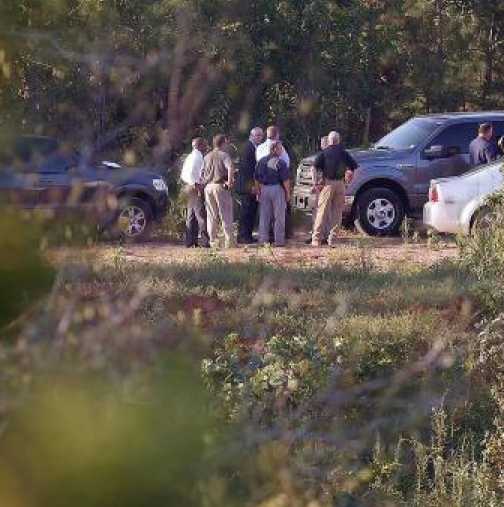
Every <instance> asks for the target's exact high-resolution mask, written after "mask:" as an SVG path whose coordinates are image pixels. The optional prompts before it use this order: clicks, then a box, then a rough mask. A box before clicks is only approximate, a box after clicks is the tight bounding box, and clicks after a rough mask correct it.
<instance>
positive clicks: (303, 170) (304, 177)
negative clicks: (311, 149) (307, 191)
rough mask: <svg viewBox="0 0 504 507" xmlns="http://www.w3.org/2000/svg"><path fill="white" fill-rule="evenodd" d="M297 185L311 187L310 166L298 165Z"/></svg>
mask: <svg viewBox="0 0 504 507" xmlns="http://www.w3.org/2000/svg"><path fill="white" fill-rule="evenodd" d="M297 184H298V185H310V186H311V185H312V174H311V165H310V164H300V165H299V167H298V172H297Z"/></svg>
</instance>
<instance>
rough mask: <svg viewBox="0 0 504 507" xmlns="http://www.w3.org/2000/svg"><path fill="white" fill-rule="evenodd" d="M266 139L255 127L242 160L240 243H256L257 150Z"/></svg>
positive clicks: (238, 183) (240, 171)
mask: <svg viewBox="0 0 504 507" xmlns="http://www.w3.org/2000/svg"><path fill="white" fill-rule="evenodd" d="M263 139H264V132H263V129H262V128H260V127H255V128H254V129H252V130H251V132H250V138H249V140H248V141H247V144H246V145H245V148H244V150H243V153H242V156H241V158H240V170H239V172H238V181H237V185H236V191H237V193H238V196H239V200H240V220H239V223H238V243H243V244H250V243H253V242H254V238H253V237H252V231H253V230H254V224H255V218H256V215H257V196H256V194H255V186H254V171H255V168H256V149H257V147H258V146H259V145H260V144H261V143H262V141H263Z"/></svg>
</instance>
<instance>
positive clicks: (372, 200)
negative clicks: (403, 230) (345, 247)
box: [355, 188, 404, 236]
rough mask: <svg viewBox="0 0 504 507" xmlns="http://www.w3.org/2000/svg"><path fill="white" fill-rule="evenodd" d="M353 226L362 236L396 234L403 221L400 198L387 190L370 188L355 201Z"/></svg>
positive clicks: (402, 208) (402, 206) (402, 207)
mask: <svg viewBox="0 0 504 507" xmlns="http://www.w3.org/2000/svg"><path fill="white" fill-rule="evenodd" d="M355 218H356V219H355V226H356V227H357V230H358V231H359V232H361V233H363V234H369V235H371V236H391V235H393V234H397V232H398V231H399V227H400V226H401V223H402V221H403V220H404V204H403V202H402V200H401V198H400V197H399V196H398V195H397V194H396V193H395V192H394V191H393V190H390V189H388V188H371V189H369V190H366V191H365V192H363V193H362V194H361V195H360V196H359V198H358V199H357V212H356V217H355Z"/></svg>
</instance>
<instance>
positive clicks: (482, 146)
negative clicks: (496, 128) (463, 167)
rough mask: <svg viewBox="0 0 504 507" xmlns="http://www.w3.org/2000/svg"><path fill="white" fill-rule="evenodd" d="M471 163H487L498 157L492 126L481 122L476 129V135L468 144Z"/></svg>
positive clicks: (473, 164) (474, 165) (476, 164)
mask: <svg viewBox="0 0 504 507" xmlns="http://www.w3.org/2000/svg"><path fill="white" fill-rule="evenodd" d="M469 154H470V157H471V165H472V166H473V167H476V166H478V165H483V164H488V163H490V162H493V161H494V160H496V159H497V158H498V157H499V149H498V148H497V143H496V142H495V140H494V138H493V126H492V125H491V124H490V123H483V124H482V125H480V127H479V130H478V137H477V138H476V139H475V140H474V141H473V142H472V143H471V144H470V145H469Z"/></svg>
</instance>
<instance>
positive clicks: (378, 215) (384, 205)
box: [367, 198, 396, 230]
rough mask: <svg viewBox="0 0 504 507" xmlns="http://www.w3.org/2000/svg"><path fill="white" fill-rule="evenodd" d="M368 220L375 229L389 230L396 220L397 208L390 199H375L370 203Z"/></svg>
mask: <svg viewBox="0 0 504 507" xmlns="http://www.w3.org/2000/svg"><path fill="white" fill-rule="evenodd" d="M367 219H368V222H369V223H370V224H371V225H372V226H373V227H374V228H375V229H378V230H384V229H387V228H388V227H390V226H391V225H392V224H393V223H394V221H395V219H396V209H395V206H394V205H393V204H392V203H391V202H390V201H389V200H388V199H384V198H380V199H375V200H374V201H371V202H370V203H369V206H368V208H367Z"/></svg>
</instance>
